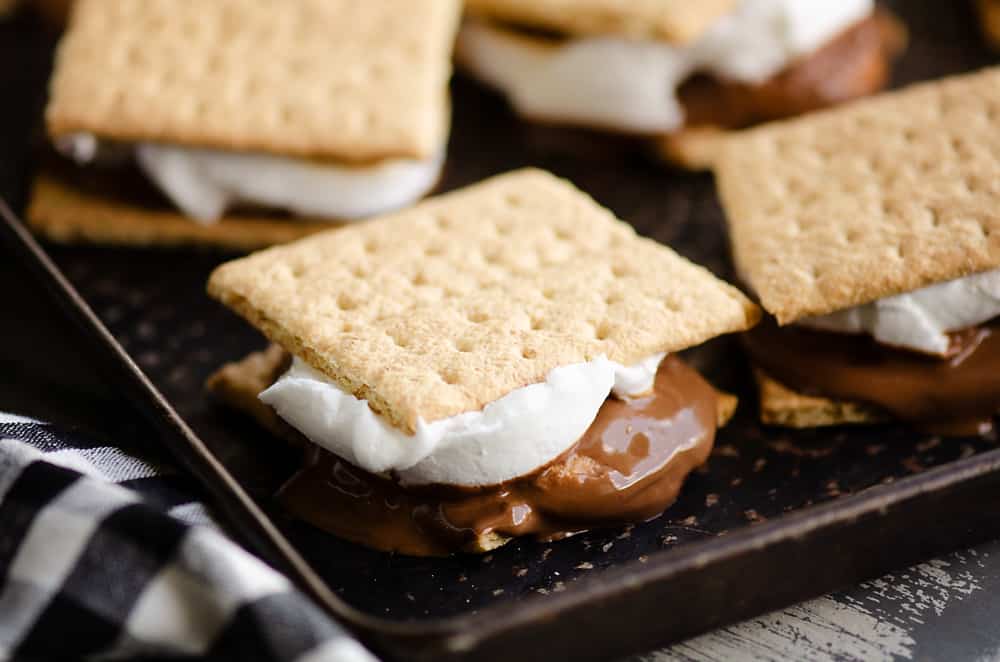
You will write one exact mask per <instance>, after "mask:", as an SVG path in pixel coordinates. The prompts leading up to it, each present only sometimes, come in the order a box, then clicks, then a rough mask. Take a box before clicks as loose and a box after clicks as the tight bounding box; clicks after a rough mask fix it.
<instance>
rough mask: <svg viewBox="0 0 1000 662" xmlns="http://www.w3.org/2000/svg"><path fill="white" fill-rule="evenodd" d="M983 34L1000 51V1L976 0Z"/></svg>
mask: <svg viewBox="0 0 1000 662" xmlns="http://www.w3.org/2000/svg"><path fill="white" fill-rule="evenodd" d="M976 8H977V9H978V10H979V22H980V24H981V25H982V28H983V34H984V35H985V36H986V39H987V40H989V42H990V45H991V46H993V48H997V49H1000V0H976Z"/></svg>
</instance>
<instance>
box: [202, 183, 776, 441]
mask: <svg viewBox="0 0 1000 662" xmlns="http://www.w3.org/2000/svg"><path fill="white" fill-rule="evenodd" d="M208 290H209V293H210V294H211V295H213V296H215V297H216V298H218V299H220V300H221V301H222V302H224V303H225V304H227V305H228V306H230V307H231V308H233V309H234V310H236V311H237V312H238V313H240V314H241V315H243V316H244V317H246V318H247V319H248V320H249V321H250V322H251V323H252V324H254V325H255V326H257V327H258V328H259V329H260V330H261V331H263V332H264V334H265V335H267V336H268V337H269V338H270V339H271V340H272V341H274V342H277V343H278V344H280V345H282V346H283V347H284V348H285V349H287V350H288V351H290V352H291V353H293V354H295V355H297V356H299V357H300V358H302V359H304V360H305V361H306V362H308V363H310V364H311V365H312V366H313V367H315V368H317V369H318V370H320V371H321V372H323V373H325V374H326V375H328V376H329V377H330V378H331V379H333V380H334V381H335V382H336V383H338V384H339V385H340V386H341V387H342V388H343V389H344V390H346V391H348V392H350V393H353V394H354V395H356V396H357V397H359V398H361V399H366V400H368V402H369V405H370V406H371V408H372V409H373V410H374V411H375V412H377V413H379V414H381V415H383V416H385V417H386V418H387V419H388V420H389V421H390V422H391V423H392V424H394V425H395V426H397V427H399V428H402V429H403V430H405V431H408V432H412V431H413V430H414V429H415V427H416V425H417V422H418V419H420V418H422V419H423V420H424V421H435V420H438V419H442V418H446V417H449V416H453V415H456V414H459V413H462V412H466V411H474V410H480V409H482V408H483V407H484V406H485V405H486V404H488V403H489V402H492V401H494V400H496V399H498V398H500V397H502V396H504V395H506V394H507V393H509V392H511V391H513V390H515V389H517V388H520V387H522V386H526V385H528V384H533V383H537V382H541V381H544V380H545V378H546V376H547V375H548V373H549V372H550V371H551V370H552V369H553V368H555V367H558V366H561V365H568V364H573V363H579V362H583V361H589V360H591V359H594V358H595V357H597V356H599V355H602V354H603V355H606V356H607V357H608V358H609V359H611V360H612V361H617V362H619V363H623V364H634V363H636V362H638V361H640V360H641V359H643V358H645V357H648V356H650V355H652V354H655V353H657V352H663V351H670V352H673V351H678V350H681V349H684V348H687V347H691V346H693V345H697V344H699V343H701V342H704V341H705V340H708V339H709V338H712V337H714V336H717V335H720V334H723V333H727V332H732V331H740V330H743V329H746V328H747V327H749V326H751V325H752V324H753V323H754V322H755V321H756V320H757V319H758V317H759V311H758V310H757V308H756V307H755V306H753V304H751V303H750V302H749V301H748V300H747V299H746V297H744V296H743V295H742V294H741V293H740V292H739V291H738V290H736V289H735V288H733V287H731V286H729V285H727V284H725V283H723V282H721V281H720V280H718V279H716V278H715V277H714V276H713V275H712V274H710V273H709V272H708V271H707V270H705V269H703V268H701V267H699V266H696V265H694V264H691V263H690V262H688V261H687V260H685V259H683V258H681V257H680V256H678V255H677V254H676V253H674V252H673V251H671V250H670V249H669V248H666V247H665V246H662V245H660V244H657V243H656V242H654V241H651V240H648V239H643V238H640V237H638V236H637V235H636V234H635V232H634V231H633V230H632V228H631V227H630V226H628V225H626V224H625V223H622V222H621V221H618V220H616V219H615V218H614V216H613V215H612V214H611V213H610V212H608V211H606V210H605V209H603V208H601V207H600V206H599V205H597V204H596V203H595V202H594V201H593V200H592V199H590V198H589V197H587V196H586V195H584V194H582V193H581V192H579V191H578V190H576V189H575V188H573V187H572V186H571V185H570V184H568V183H567V182H564V181H562V180H559V179H557V178H555V177H553V176H552V175H549V174H547V173H544V172H541V171H537V170H522V171H518V172H515V173H511V174H508V175H504V176H500V177H496V178H494V179H491V180H487V181H486V182H483V183H480V184H478V185H475V186H472V187H469V188H467V189H465V190H462V191H458V192H455V193H451V194H448V195H444V196H440V197H438V198H433V199H430V200H428V201H426V202H424V203H421V204H420V205H417V206H416V207H413V208H411V209H409V210H406V211H403V212H399V213H396V214H392V215H390V216H386V217H383V218H381V219H378V220H375V221H371V222H369V223H365V224H362V225H360V226H355V227H350V228H346V229H344V230H341V231H338V232H325V233H320V234H318V235H315V236H313V237H310V238H308V239H304V240H301V241H298V242H295V243H292V244H289V245H287V246H280V247H276V248H272V249H269V250H266V251H262V252H260V253H257V254H255V255H252V256H250V257H247V258H243V259H241V260H236V261H234V262H230V263H227V264H225V265H223V266H221V267H219V268H218V269H217V270H216V271H215V273H213V274H212V277H211V278H210V281H209V285H208Z"/></svg>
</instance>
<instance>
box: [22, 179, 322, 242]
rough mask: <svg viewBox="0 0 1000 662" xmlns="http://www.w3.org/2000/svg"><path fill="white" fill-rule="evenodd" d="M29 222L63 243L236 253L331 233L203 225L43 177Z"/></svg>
mask: <svg viewBox="0 0 1000 662" xmlns="http://www.w3.org/2000/svg"><path fill="white" fill-rule="evenodd" d="M26 216H27V219H28V224H29V225H30V226H31V228H32V229H33V230H35V231H36V232H38V233H40V234H42V235H45V236H46V237H47V238H48V239H51V240H52V241H57V242H61V243H76V242H93V243H107V244H121V245H128V246H180V245H199V246H218V247H222V248H233V249H237V250H252V249H255V248H264V247H266V246H273V245H274V244H282V243H285V242H289V241H292V240H294V239H300V238H302V237H306V236H308V235H311V234H315V233H317V232H320V231H323V230H329V229H330V228H331V227H333V225H332V224H331V223H323V222H318V221H317V222H311V223H310V222H307V221H304V220H302V219H298V220H293V221H289V220H288V219H285V218H265V217H260V216H249V215H238V214H231V215H229V216H226V217H225V218H223V219H221V220H220V221H219V222H218V223H212V224H210V225H201V224H200V223H194V222H193V221H192V220H191V219H190V218H187V217H185V216H183V215H181V214H180V213H178V212H175V211H170V210H159V209H146V208H144V207H141V206H138V205H133V204H130V203H128V202H123V201H118V200H114V199H111V198H105V197H102V196H100V195H96V194H93V193H90V192H85V191H82V190H77V189H75V188H73V187H72V186H70V185H68V184H65V183H63V182H62V181H60V180H58V179H57V178H51V177H48V176H46V175H44V174H43V175H39V177H38V178H37V179H36V180H35V184H34V188H33V190H32V193H31V202H30V203H29V205H28V211H27V214H26Z"/></svg>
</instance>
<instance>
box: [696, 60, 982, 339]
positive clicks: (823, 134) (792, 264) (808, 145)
mask: <svg viewBox="0 0 1000 662" xmlns="http://www.w3.org/2000/svg"><path fill="white" fill-rule="evenodd" d="M998 154H1000V68H989V69H984V70H982V71H979V72H976V73H973V74H968V75H964V76H955V77H952V78H946V79H942V80H939V81H934V82H931V83H925V84H921V85H915V86H913V87H910V88H906V89H904V90H902V91H898V92H892V93H886V94H883V95H880V96H877V97H873V98H871V99H867V100H862V101H858V102H854V103H851V104H848V105H846V106H843V107H841V108H837V109H834V110H828V111H824V112H820V113H816V114H813V115H810V116H805V117H802V118H798V119H794V120H788V121H784V122H777V123H775V124H771V125H767V126H763V127H759V128H756V129H751V130H749V131H745V132H742V133H739V134H736V135H734V136H732V137H730V139H728V140H726V141H725V143H724V145H723V148H722V150H721V152H720V154H719V158H718V160H717V162H716V166H715V172H716V178H717V182H718V187H719V192H720V196H721V199H722V202H723V206H724V208H725V210H726V213H727V215H728V217H729V223H730V236H731V237H732V242H733V252H734V258H735V261H736V266H737V270H738V272H739V273H740V274H741V276H742V277H743V278H744V279H745V280H746V281H747V282H748V284H749V286H750V287H751V289H753V290H754V291H756V293H757V294H758V296H759V297H760V300H761V303H762V305H763V307H764V308H765V309H766V310H768V311H769V312H771V313H773V314H774V315H775V317H777V319H778V322H779V323H780V324H788V323H790V322H794V321H796V320H799V319H801V318H803V317H807V316H811V315H824V314H828V313H831V312H834V311H837V310H842V309H844V308H849V307H852V306H856V305H860V304H865V303H869V302H871V301H874V300H876V299H880V298H883V297H887V296H891V295H895V294H899V293H902V292H908V291H912V290H916V289H919V288H921V287H925V286H927V285H931V284H933V283H937V282H941V281H947V280H952V279H955V278H961V277H963V276H966V275H969V274H972V273H977V272H982V271H987V270H990V269H995V268H997V267H1000V161H998V159H997V155H998Z"/></svg>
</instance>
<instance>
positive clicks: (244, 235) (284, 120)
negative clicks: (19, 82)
mask: <svg viewBox="0 0 1000 662" xmlns="http://www.w3.org/2000/svg"><path fill="white" fill-rule="evenodd" d="M459 18H460V3H459V2H458V0H413V1H412V2H406V3H405V7H404V5H403V4H401V3H398V2H393V1H392V0H366V1H365V2H357V1H356V0H298V1H296V2H259V1H258V0H79V2H77V3H76V4H75V7H74V10H73V12H72V15H71V18H70V23H69V25H68V28H67V31H66V33H65V36H64V37H63V39H62V41H61V43H60V45H59V48H58V53H57V57H56V62H55V69H54V74H53V77H52V80H51V83H50V100H49V104H48V107H47V110H46V113H45V119H46V125H47V130H48V134H49V136H50V137H51V139H52V141H53V143H54V145H55V147H56V148H57V151H58V152H60V153H61V154H62V156H63V158H61V159H53V161H54V163H53V165H52V167H50V168H49V169H48V170H47V171H46V172H45V173H44V174H43V175H42V176H41V178H40V179H39V180H38V182H37V185H36V187H35V190H34V195H33V200H32V202H31V204H30V208H29V211H28V219H29V221H30V223H31V224H32V225H33V226H34V227H35V228H37V229H38V230H40V231H41V232H43V233H45V234H48V235H49V236H50V237H52V238H54V239H58V240H67V241H68V240H75V239H88V240H94V241H108V242H121V243H138V244H145V243H186V242H194V243H214V244H222V245H226V246H233V247H238V248H246V247H250V246H260V245H264V244H272V243H275V242H281V241H288V240H291V239H294V238H297V237H301V236H303V235H305V234H309V233H312V232H315V231H317V230H318V229H323V228H329V223H335V224H343V223H348V222H351V221H356V220H362V219H365V218H367V217H369V216H373V215H377V214H380V213H385V212H387V211H391V210H394V209H397V208H401V207H404V206H407V205H409V204H411V203H413V202H415V201H417V200H418V199H419V198H421V197H423V196H424V195H425V194H426V193H428V192H429V191H430V190H431V189H433V188H434V187H435V186H436V184H437V181H438V178H439V176H440V174H441V169H442V166H443V163H444V159H445V151H446V142H447V138H448V133H449V126H450V103H449V97H448V81H449V78H450V75H451V53H452V47H453V43H454V37H455V33H456V31H457V29H458V22H459Z"/></svg>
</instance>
